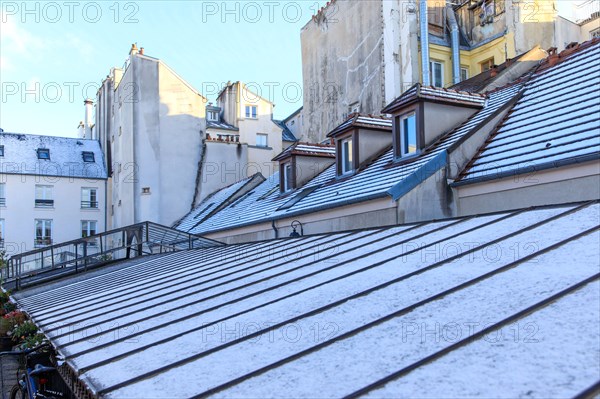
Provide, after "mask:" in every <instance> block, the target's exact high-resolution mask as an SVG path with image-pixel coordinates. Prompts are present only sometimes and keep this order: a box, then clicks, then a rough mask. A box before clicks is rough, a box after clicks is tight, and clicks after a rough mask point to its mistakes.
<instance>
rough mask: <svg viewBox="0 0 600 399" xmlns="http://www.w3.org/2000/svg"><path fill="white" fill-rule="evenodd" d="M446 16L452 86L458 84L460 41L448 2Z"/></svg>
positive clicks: (452, 10)
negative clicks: (448, 30)
mask: <svg viewBox="0 0 600 399" xmlns="http://www.w3.org/2000/svg"><path fill="white" fill-rule="evenodd" d="M446 14H447V18H448V24H449V25H450V40H451V43H452V78H453V82H454V84H457V83H460V39H459V37H458V33H459V30H458V22H456V14H454V9H453V8H452V5H451V4H450V2H449V1H448V3H447V4H446Z"/></svg>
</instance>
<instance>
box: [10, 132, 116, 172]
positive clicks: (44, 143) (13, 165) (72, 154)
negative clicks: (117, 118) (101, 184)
mask: <svg viewBox="0 0 600 399" xmlns="http://www.w3.org/2000/svg"><path fill="white" fill-rule="evenodd" d="M0 145H2V146H4V156H3V157H0V173H6V174H23V175H39V176H56V177H76V178H92V179H106V177H107V175H106V168H105V166H104V156H103V154H102V149H101V148H100V143H99V142H98V141H96V140H84V139H75V138H67V137H54V136H37V135H32V134H17V133H0ZM38 150H48V151H49V155H50V159H40V158H38ZM84 153H93V162H85V161H84V158H83V156H84ZM86 159H87V160H91V157H90V156H89V155H87V156H86Z"/></svg>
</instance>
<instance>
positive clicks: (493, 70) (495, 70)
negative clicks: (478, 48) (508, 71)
mask: <svg viewBox="0 0 600 399" xmlns="http://www.w3.org/2000/svg"><path fill="white" fill-rule="evenodd" d="M496 76H498V67H497V66H496V65H493V66H492V67H491V68H490V77H492V78H495V77H496Z"/></svg>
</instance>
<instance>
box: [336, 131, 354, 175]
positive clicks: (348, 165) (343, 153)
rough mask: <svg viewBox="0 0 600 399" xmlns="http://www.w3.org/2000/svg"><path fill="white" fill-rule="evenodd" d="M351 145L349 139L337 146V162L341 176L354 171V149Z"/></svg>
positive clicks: (350, 139)
mask: <svg viewBox="0 0 600 399" xmlns="http://www.w3.org/2000/svg"><path fill="white" fill-rule="evenodd" d="M352 144H353V140H352V138H351V137H349V138H347V139H343V140H341V141H340V144H339V146H340V147H339V162H340V172H341V174H342V175H345V174H348V173H352V171H353V170H354V149H353V148H352Z"/></svg>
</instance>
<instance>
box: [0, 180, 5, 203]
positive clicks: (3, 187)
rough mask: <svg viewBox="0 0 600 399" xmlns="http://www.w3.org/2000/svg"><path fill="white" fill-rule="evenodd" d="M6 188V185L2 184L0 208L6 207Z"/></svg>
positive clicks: (0, 187)
mask: <svg viewBox="0 0 600 399" xmlns="http://www.w3.org/2000/svg"><path fill="white" fill-rule="evenodd" d="M5 187H6V183H0V206H6V197H5V194H4V190H5Z"/></svg>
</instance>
